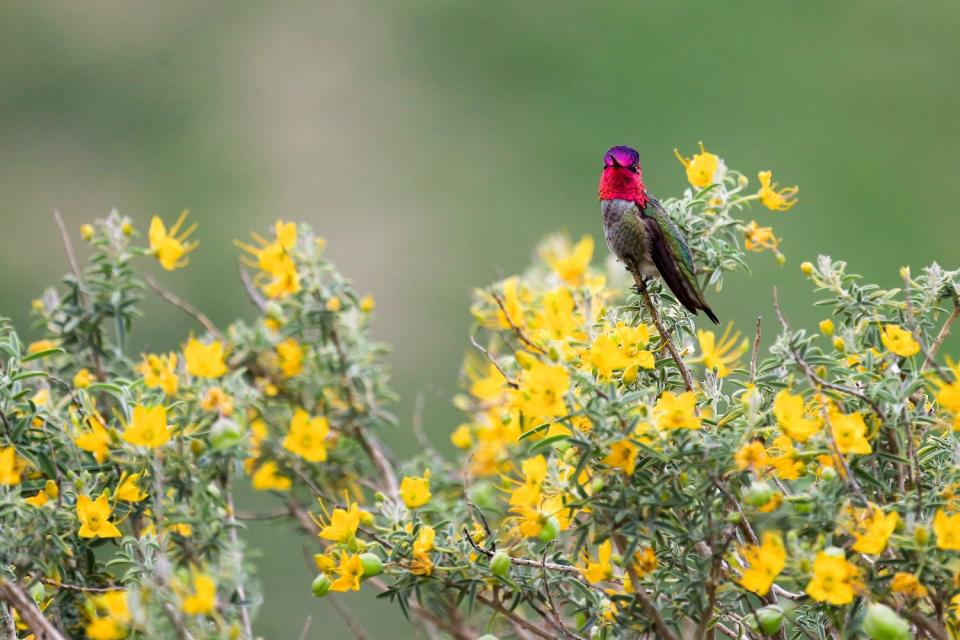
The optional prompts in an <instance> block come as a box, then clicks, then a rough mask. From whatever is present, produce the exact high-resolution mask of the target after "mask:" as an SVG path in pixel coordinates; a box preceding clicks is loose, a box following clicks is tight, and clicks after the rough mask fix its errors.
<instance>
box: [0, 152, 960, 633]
mask: <svg viewBox="0 0 960 640" xmlns="http://www.w3.org/2000/svg"><path fill="white" fill-rule="evenodd" d="M677 155H678V157H679V158H680V160H681V162H682V164H683V167H684V169H685V171H686V173H687V178H688V180H689V182H690V184H691V188H690V189H688V190H686V191H685V192H684V194H683V195H682V196H681V197H680V198H676V199H666V200H664V201H663V204H664V206H665V208H666V210H667V213H668V215H669V216H670V217H671V219H672V220H673V221H674V222H675V223H676V224H677V226H678V227H679V228H680V229H681V230H682V231H683V233H684V234H685V236H686V237H687V239H688V240H689V242H690V250H691V253H692V255H693V258H694V261H695V262H696V263H697V265H698V266H699V272H698V273H699V274H700V275H701V276H702V279H703V281H704V284H705V286H713V287H715V288H716V289H719V288H720V286H721V285H722V283H723V278H724V277H729V275H730V274H732V273H734V272H737V271H738V270H743V269H745V267H746V256H747V255H748V253H747V252H749V251H753V250H762V249H769V250H772V251H774V252H775V254H776V255H777V256H778V258H782V254H780V253H779V245H780V240H779V239H777V238H776V237H774V236H773V234H772V231H770V230H769V229H768V228H765V227H760V226H759V225H758V224H757V223H756V222H754V221H750V222H746V221H744V220H743V219H741V218H740V217H739V211H741V210H742V209H745V208H746V207H748V206H750V205H751V204H752V203H753V202H754V201H756V202H758V203H759V204H761V205H763V206H765V207H766V208H768V209H770V210H775V211H786V210H788V209H790V208H791V207H792V206H793V205H794V204H795V202H796V199H795V195H796V187H790V188H779V187H777V186H776V185H775V184H774V183H773V181H772V176H771V174H770V172H768V171H764V172H760V174H759V180H760V190H759V191H758V192H756V193H752V194H750V193H748V192H747V191H746V187H747V185H748V180H747V179H746V178H745V177H744V176H743V175H742V174H740V173H737V172H736V171H734V170H732V169H728V168H727V166H726V163H725V162H724V161H723V160H722V159H721V158H720V157H719V156H717V155H715V154H713V153H710V152H708V151H706V149H705V148H704V147H703V146H702V145H701V149H700V153H698V154H695V155H694V156H693V157H691V158H685V157H683V156H681V155H680V154H679V153H678V154H677ZM185 224H186V214H183V215H181V217H180V219H178V220H177V222H176V223H175V224H174V225H172V227H171V228H170V229H169V231H168V230H167V227H166V226H165V225H164V223H163V222H162V221H161V220H160V219H155V220H154V221H153V222H152V223H151V225H150V231H149V234H148V241H149V244H148V246H140V245H139V244H138V238H139V234H138V232H137V230H136V228H135V226H134V225H133V223H132V222H131V221H130V220H129V219H127V218H126V217H124V216H121V215H120V214H119V213H117V212H113V213H111V214H110V215H109V216H108V217H107V218H106V219H104V220H101V221H98V222H96V223H95V224H91V225H85V226H84V227H83V228H82V229H81V236H82V237H83V238H84V240H85V241H86V242H87V243H88V245H89V247H90V253H91V255H90V262H89V265H88V266H87V267H86V268H85V269H83V270H80V269H79V268H78V269H77V271H76V272H75V273H72V274H70V275H69V276H68V277H67V278H65V280H64V282H63V284H62V285H61V286H60V287H59V288H56V289H50V290H48V291H46V292H45V293H44V294H43V296H42V297H41V298H40V299H38V300H37V301H36V302H35V303H34V311H35V313H36V315H37V320H38V322H37V325H38V326H39V327H40V328H41V329H42V331H43V333H44V335H43V336H42V337H41V339H38V340H36V341H34V342H32V343H29V344H24V343H23V342H22V341H21V339H20V337H19V334H18V333H17V332H16V331H15V330H14V329H13V327H12V326H11V325H10V324H9V322H6V321H3V322H0V349H2V350H3V352H4V355H5V359H4V362H3V366H2V367H0V512H2V513H3V514H4V517H3V520H2V523H0V563H2V564H0V566H2V568H0V619H6V620H9V621H11V622H12V624H14V625H15V626H16V629H17V634H19V635H21V636H26V635H27V634H29V633H34V634H36V635H37V637H54V638H55V637H65V636H67V635H69V636H73V637H83V636H86V637H88V638H91V639H93V640H101V639H122V638H126V637H194V638H201V637H211V638H238V637H239V638H251V639H252V637H253V627H252V622H251V620H252V619H253V617H254V615H255V614H256V611H257V607H258V605H259V603H260V601H261V599H262V597H263V596H262V594H260V593H259V591H258V590H257V585H256V580H255V578H254V577H253V576H252V575H251V574H250V571H249V570H248V567H247V564H246V563H245V561H244V559H243V552H244V544H243V541H242V532H243V521H244V519H245V518H247V517H255V516H253V515H251V514H246V513H245V512H244V511H243V509H242V506H238V505H237V504H236V503H235V501H234V498H233V494H234V491H235V490H236V488H237V486H238V483H242V484H244V485H247V486H250V487H252V488H253V489H255V490H257V491H263V492H267V493H269V494H270V495H271V496H272V497H273V499H274V500H275V501H276V502H277V505H278V510H277V511H276V512H275V513H274V514H272V517H275V518H276V519H277V520H279V519H281V518H289V519H290V520H291V521H292V522H294V523H295V524H296V525H297V526H298V527H300V528H301V529H302V530H303V531H304V533H305V534H306V535H307V536H308V537H309V539H310V541H311V544H312V545H313V553H314V555H313V558H312V560H311V562H310V564H311V570H313V571H315V572H316V578H315V579H314V580H313V583H312V585H311V587H310V588H311V590H312V592H313V594H314V595H315V596H317V597H318V598H323V597H326V596H327V594H329V593H331V592H339V593H342V594H344V595H349V594H350V593H352V592H356V591H360V590H369V591H374V592H377V593H379V594H380V596H381V597H382V598H384V599H387V600H390V601H392V602H394V603H396V604H397V606H399V607H400V608H401V609H402V610H403V611H404V612H405V613H406V614H407V615H408V616H409V617H410V618H411V620H414V621H416V624H421V625H424V626H426V627H427V628H428V629H429V630H430V633H431V634H433V635H437V634H446V635H449V636H450V637H455V638H475V637H480V636H481V634H483V633H484V632H486V633H487V634H488V635H487V636H484V637H485V638H488V637H490V636H493V634H497V636H500V637H532V638H555V637H564V638H585V637H593V638H634V637H656V638H666V639H668V640H671V639H673V640H679V638H683V637H694V638H705V637H716V636H718V635H722V636H726V637H731V638H736V637H759V636H772V637H777V638H781V639H784V640H785V639H786V638H791V639H793V638H809V637H859V636H863V635H865V636H866V637H869V638H872V639H873V640H879V639H881V638H884V639H889V638H892V639H900V638H908V637H911V634H914V635H917V636H925V637H932V638H947V637H950V635H951V634H953V635H955V634H956V633H957V632H958V623H960V572H958V571H957V569H956V565H957V556H956V554H957V552H958V551H960V474H958V472H957V465H956V449H957V438H958V435H957V432H960V365H958V364H956V363H955V362H954V361H952V360H950V359H946V358H945V359H943V360H941V359H940V358H939V357H938V354H939V352H940V351H941V347H942V346H943V344H944V340H945V338H946V336H947V334H948V333H949V332H950V329H951V326H952V324H953V323H954V321H955V320H956V319H957V317H958V316H960V311H958V309H960V271H947V270H944V269H942V268H941V267H939V266H938V265H932V266H930V267H927V268H925V269H923V270H922V271H921V272H919V273H918V274H914V273H913V272H911V271H910V270H909V269H906V268H905V269H903V270H902V271H901V273H900V276H901V279H902V281H903V286H902V288H899V289H894V290H888V289H881V288H879V287H877V286H874V285H871V284H866V283H863V282H862V281H861V280H860V279H859V278H858V277H856V276H854V275H852V274H850V273H848V271H847V266H846V264H844V263H842V262H838V261H834V260H832V259H830V258H828V257H820V258H819V259H818V260H817V261H816V263H813V262H804V263H803V264H801V267H800V268H801V270H802V272H803V273H804V274H805V275H806V276H807V277H808V278H809V281H810V283H811V284H812V286H813V287H814V288H815V290H816V291H817V293H818V295H820V297H821V300H820V303H821V304H820V305H819V306H818V309H821V310H822V313H823V314H824V315H823V317H822V320H821V321H820V322H819V324H818V326H817V330H816V331H805V330H802V329H799V328H795V327H792V326H791V325H790V323H789V319H788V317H787V315H786V313H785V312H784V310H783V308H782V307H781V305H780V302H781V301H780V300H778V299H777V298H776V295H775V296H774V302H775V308H776V312H777V317H776V318H774V319H768V320H767V321H766V322H765V323H762V322H761V321H760V320H759V319H758V321H757V325H756V329H755V333H754V335H753V340H750V336H749V335H748V336H746V337H744V336H743V335H742V332H741V331H737V330H735V329H734V328H733V327H732V326H727V327H725V328H723V329H722V330H721V331H719V332H714V331H711V330H705V329H699V330H698V329H697V328H696V326H695V324H694V318H693V317H692V316H690V315H689V314H688V313H687V312H686V311H685V310H684V309H683V308H682V307H681V306H680V305H679V304H677V303H676V301H675V300H674V299H673V298H672V297H671V296H670V295H669V293H668V292H666V291H665V290H664V289H663V287H662V286H661V285H659V284H657V283H650V284H649V285H648V286H649V290H650V292H651V293H652V299H653V302H649V301H648V300H647V298H645V297H644V296H643V295H634V294H631V293H630V291H629V288H628V284H629V282H628V278H627V274H626V273H625V272H624V270H623V267H622V265H616V264H612V263H610V262H609V261H608V264H607V266H605V267H599V266H596V265H597V263H598V262H599V261H598V260H596V256H595V255H594V251H595V248H596V247H595V245H594V241H593V240H592V238H591V237H589V236H587V237H583V238H581V239H579V240H576V241H572V240H571V239H569V238H568V237H566V236H565V235H562V234H559V235H555V236H551V237H549V238H547V239H546V240H545V241H544V242H543V244H542V245H541V246H540V248H539V250H538V251H537V260H536V262H535V264H533V265H532V266H531V267H530V268H529V269H528V270H526V271H525V272H524V273H522V274H518V275H514V276H510V277H507V278H504V279H502V280H500V281H498V282H496V283H493V284H492V285H490V286H489V287H486V288H483V289H478V290H477V291H476V292H475V294H474V301H473V305H472V307H471V310H470V311H471V314H472V316H473V318H474V320H475V323H474V327H473V330H472V332H471V333H472V335H471V336H470V342H471V344H472V345H473V347H474V351H472V352H471V353H470V355H468V357H467V358H466V360H465V363H464V366H463V374H462V392H461V393H459V394H458V395H457V396H456V397H455V398H454V404H455V406H456V407H457V408H458V409H459V410H460V411H461V412H462V413H463V415H464V419H463V421H462V423H461V424H459V425H458V426H456V427H455V428H453V429H452V430H451V435H450V441H451V442H452V443H453V445H454V446H455V447H456V448H457V449H458V450H459V453H458V456H457V459H456V460H454V461H451V460H448V459H445V458H444V456H442V455H441V454H440V453H438V452H437V451H435V450H434V449H433V447H432V446H431V445H430V443H429V442H428V441H426V439H425V436H424V435H423V434H422V433H421V432H420V431H419V429H418V428H417V425H414V428H415V431H416V433H417V435H418V437H419V438H420V439H421V444H422V445H423V446H422V451H421V452H420V453H419V454H418V455H416V456H414V457H412V458H411V459H408V460H405V461H402V462H397V461H396V460H395V459H394V457H393V456H391V455H390V453H389V452H388V451H386V450H385V448H384V446H383V445H382V443H381V440H380V437H379V432H380V431H381V430H382V429H384V428H389V427H391V426H392V425H394V423H395V422H396V420H395V419H394V417H393V416H392V415H391V413H390V405H391V402H392V401H393V394H392V393H391V391H390V389H389V385H388V380H387V378H388V376H387V371H386V369H385V367H384V365H383V362H382V360H383V355H384V353H385V349H384V347H383V346H382V345H380V344H378V343H377V342H375V341H373V340H371V338H370V335H369V324H370V314H371V313H372V311H373V309H374V303H373V300H372V299H371V298H370V297H369V296H364V297H361V296H358V295H357V293H356V292H355V291H354V290H353V288H352V287H351V286H350V284H349V282H348V281H347V280H346V279H344V278H343V277H342V276H341V275H340V274H339V273H338V272H337V271H336V270H335V269H334V268H333V265H331V264H330V262H329V261H328V260H327V259H326V257H325V256H324V243H323V241H322V239H320V238H318V237H317V236H315V235H314V234H313V232H312V231H311V230H310V229H309V228H308V227H307V226H306V225H299V224H295V223H292V222H285V221H277V222H276V224H275V225H274V227H273V231H272V234H270V237H261V236H258V235H254V237H253V243H252V244H247V243H244V242H238V243H237V244H238V245H239V246H240V248H241V249H242V250H243V251H244V252H245V253H246V254H248V256H247V261H248V262H247V264H246V266H247V267H249V268H252V269H254V270H255V273H253V274H252V276H249V277H248V276H247V274H246V270H245V269H243V270H242V274H241V275H242V276H243V278H244V281H245V284H246V286H247V292H248V294H249V297H250V300H251V302H252V304H253V305H254V308H255V309H256V311H257V314H256V316H255V318H254V319H253V320H251V321H237V322H235V323H233V324H232V325H230V326H229V327H227V328H225V329H221V328H219V327H217V326H215V325H214V324H213V323H212V322H211V321H210V320H209V318H207V317H206V316H205V315H204V314H203V313H202V312H200V311H199V310H197V309H196V308H194V307H193V306H191V305H189V304H188V303H186V302H184V301H183V300H181V299H180V298H178V297H177V296H176V295H174V294H173V293H171V292H169V291H167V290H165V289H164V288H163V287H162V285H160V284H158V283H156V282H154V281H152V280H147V281H146V282H149V283H150V285H151V286H152V287H153V288H154V289H155V290H156V291H157V292H158V293H159V294H160V295H161V297H163V298H164V299H166V300H167V301H169V302H171V303H172V304H174V305H175V306H176V307H178V308H179V309H180V310H183V311H185V312H187V313H188V314H190V315H191V316H192V317H193V319H195V320H196V321H197V323H198V327H197V329H196V331H195V332H194V333H192V334H188V335H185V336H183V339H182V341H181V342H180V343H179V344H176V345H171V346H169V347H167V348H164V349H163V350H159V351H157V352H155V353H142V354H140V353H130V352H129V347H128V337H127V336H128V335H129V333H130V331H131V330H132V329H133V325H134V320H135V319H136V318H137V317H138V315H139V306H140V303H141V300H142V298H143V296H144V295H145V291H146V286H145V284H146V282H145V281H144V280H142V279H141V278H140V277H139V276H138V275H137V273H136V271H135V269H134V267H133V265H134V263H135V262H136V261H137V260H139V259H141V258H143V257H152V258H155V259H156V260H157V261H158V262H159V263H160V265H161V266H162V267H164V268H166V269H175V268H181V267H184V266H186V265H187V258H186V256H187V254H188V253H189V252H190V251H191V250H193V249H194V248H195V247H196V243H195V242H194V241H193V240H190V239H189V237H190V236H191V234H192V233H193V229H194V227H192V226H190V227H187V228H186V229H184V225H185ZM771 336H772V338H771ZM304 588H305V589H306V588H307V586H306V585H304ZM497 636H493V637H497Z"/></svg>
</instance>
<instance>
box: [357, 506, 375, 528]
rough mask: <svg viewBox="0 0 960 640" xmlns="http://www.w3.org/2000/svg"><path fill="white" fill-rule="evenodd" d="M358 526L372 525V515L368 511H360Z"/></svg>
mask: <svg viewBox="0 0 960 640" xmlns="http://www.w3.org/2000/svg"><path fill="white" fill-rule="evenodd" d="M360 524H362V525H363V526H365V527H369V526H370V525H372V524H373V514H372V513H370V512H369V511H364V510H362V509H361V510H360Z"/></svg>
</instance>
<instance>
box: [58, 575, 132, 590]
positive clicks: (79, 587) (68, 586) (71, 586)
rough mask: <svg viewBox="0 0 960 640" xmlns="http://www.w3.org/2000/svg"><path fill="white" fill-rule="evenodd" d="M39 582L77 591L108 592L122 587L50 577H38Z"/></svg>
mask: <svg viewBox="0 0 960 640" xmlns="http://www.w3.org/2000/svg"><path fill="white" fill-rule="evenodd" d="M40 582H42V583H43V584H46V585H50V586H51V587H56V588H57V589H64V590H65V591H77V592H80V593H110V592H111V591H117V590H118V589H123V588H124V587H122V586H118V585H110V586H107V587H85V586H82V585H79V584H67V583H65V582H60V581H58V580H53V579H51V578H40Z"/></svg>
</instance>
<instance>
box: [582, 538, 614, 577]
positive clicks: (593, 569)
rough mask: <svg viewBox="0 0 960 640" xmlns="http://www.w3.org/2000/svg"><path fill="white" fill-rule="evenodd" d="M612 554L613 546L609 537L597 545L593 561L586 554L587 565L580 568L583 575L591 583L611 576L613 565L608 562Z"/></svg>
mask: <svg viewBox="0 0 960 640" xmlns="http://www.w3.org/2000/svg"><path fill="white" fill-rule="evenodd" d="M612 555H613V547H612V544H611V542H610V539H609V538H608V539H606V540H604V541H603V542H602V543H601V544H600V546H599V547H597V559H596V561H594V560H593V559H592V558H591V557H590V556H589V555H587V556H586V559H587V566H586V568H584V569H581V570H580V571H581V572H582V573H583V577H584V578H586V579H587V580H588V581H589V582H590V583H591V584H596V583H598V582H603V581H605V580H609V579H610V578H612V577H613V565H612V564H611V562H610V558H611V556H612Z"/></svg>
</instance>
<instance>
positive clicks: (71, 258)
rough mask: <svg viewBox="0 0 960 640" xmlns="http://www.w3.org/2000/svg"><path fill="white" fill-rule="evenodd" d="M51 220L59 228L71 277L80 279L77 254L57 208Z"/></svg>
mask: <svg viewBox="0 0 960 640" xmlns="http://www.w3.org/2000/svg"><path fill="white" fill-rule="evenodd" d="M53 221H54V222H56V223H57V228H58V229H60V237H61V238H62V239H63V250H64V251H65V252H66V254H67V262H69V263H70V271H72V272H73V277H74V278H76V279H77V281H78V282H79V281H80V265H79V263H78V262H77V255H76V254H75V253H74V252H73V244H72V243H71V242H70V233H69V232H68V231H67V225H66V224H64V222H63V216H61V215H60V210H59V209H54V210H53Z"/></svg>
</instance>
